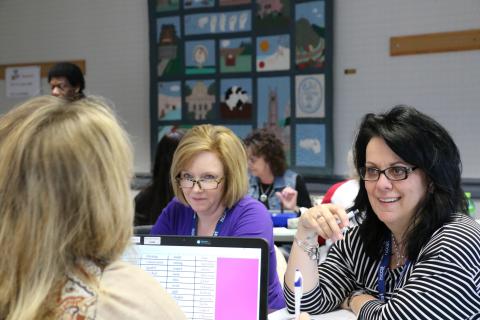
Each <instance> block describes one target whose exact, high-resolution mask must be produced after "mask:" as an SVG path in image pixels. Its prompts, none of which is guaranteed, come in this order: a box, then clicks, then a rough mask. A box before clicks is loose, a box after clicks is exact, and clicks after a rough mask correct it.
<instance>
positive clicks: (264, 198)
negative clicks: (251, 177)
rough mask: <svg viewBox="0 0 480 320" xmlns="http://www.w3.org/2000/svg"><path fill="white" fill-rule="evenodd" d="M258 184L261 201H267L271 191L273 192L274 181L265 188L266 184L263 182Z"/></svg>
mask: <svg viewBox="0 0 480 320" xmlns="http://www.w3.org/2000/svg"><path fill="white" fill-rule="evenodd" d="M258 186H259V189H260V201H261V202H263V203H265V202H267V200H268V197H269V196H270V193H272V189H273V183H272V184H269V185H268V186H267V188H266V189H263V186H264V184H263V183H261V182H260V183H259V184H258Z"/></svg>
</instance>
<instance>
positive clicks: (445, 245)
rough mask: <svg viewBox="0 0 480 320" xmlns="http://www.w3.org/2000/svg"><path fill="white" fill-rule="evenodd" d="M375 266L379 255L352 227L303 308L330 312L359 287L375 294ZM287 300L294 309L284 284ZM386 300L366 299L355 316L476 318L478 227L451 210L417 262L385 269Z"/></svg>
mask: <svg viewBox="0 0 480 320" xmlns="http://www.w3.org/2000/svg"><path fill="white" fill-rule="evenodd" d="M379 265H380V259H376V260H374V259H371V258H369V257H367V256H366V254H365V252H364V250H363V244H362V242H361V240H360V235H359V233H358V227H354V228H352V229H350V230H349V232H348V233H347V234H346V235H345V238H344V239H343V240H341V241H338V242H336V243H335V244H334V245H333V246H332V248H331V250H330V252H329V254H328V256H327V259H326V260H325V261H324V262H323V263H321V264H320V265H319V266H318V272H319V285H318V286H317V287H316V288H315V289H313V290H312V291H310V292H307V293H305V294H304V295H303V298H302V303H301V304H302V310H304V311H307V312H309V313H311V314H319V313H325V312H329V311H332V310H334V309H336V308H338V307H339V306H340V304H341V303H342V302H343V301H344V300H345V298H346V297H348V296H349V294H350V293H351V292H352V291H354V290H359V289H364V290H366V291H367V293H368V294H370V295H372V296H374V297H377V298H378V296H379V292H378V288H377V282H378V270H379ZM404 268H406V270H405V271H404V270H403V269H404ZM285 298H286V301H287V308H288V310H289V311H290V312H293V310H294V306H295V301H294V295H293V293H292V291H290V290H289V289H288V287H287V286H285ZM385 301H386V302H381V301H380V300H372V301H368V302H366V303H365V304H364V305H363V306H362V308H361V310H360V313H359V315H358V319H369V320H373V319H395V320H400V319H442V320H444V319H469V320H473V319H480V225H479V224H478V223H476V222H475V221H474V220H473V219H471V218H470V217H468V216H466V215H463V214H455V215H454V220H453V222H451V223H448V224H446V225H444V226H443V227H441V228H439V229H438V230H437V231H436V232H435V233H434V234H433V235H432V237H431V239H430V241H429V242H428V243H427V244H426V245H425V246H424V247H423V248H422V249H421V251H420V253H419V255H418V258H417V260H415V261H413V262H412V263H411V264H409V265H405V267H399V268H396V269H394V270H390V269H389V268H387V272H386V275H385Z"/></svg>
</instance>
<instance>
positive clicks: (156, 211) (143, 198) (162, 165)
mask: <svg viewBox="0 0 480 320" xmlns="http://www.w3.org/2000/svg"><path fill="white" fill-rule="evenodd" d="M182 137H183V132H182V131H179V130H177V131H173V132H170V133H167V134H165V135H164V136H163V137H162V139H160V141H159V142H158V144H157V149H156V151H155V161H154V163H153V170H152V182H151V183H150V185H148V186H147V187H146V188H145V189H143V190H142V191H140V192H139V193H138V195H137V196H136V197H135V225H136V226H139V225H152V224H154V223H155V221H157V218H158V216H159V215H160V213H161V212H162V210H163V208H165V207H166V205H167V203H169V202H170V200H172V198H173V197H174V195H173V188H172V184H171V182H170V167H171V166H172V158H173V153H174V152H175V149H177V146H178V143H179V142H180V139H182Z"/></svg>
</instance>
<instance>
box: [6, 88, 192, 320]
mask: <svg viewBox="0 0 480 320" xmlns="http://www.w3.org/2000/svg"><path fill="white" fill-rule="evenodd" d="M0 158H1V159H2V161H0V190H1V191H0V221H1V223H0V246H1V247H2V248H3V255H4V257H3V259H1V261H0V283H1V287H0V318H1V319H7V320H13V319H15V320H17V319H60V318H61V319H153V318H158V316H159V315H161V318H162V319H184V316H183V315H182V313H181V311H180V309H179V308H178V306H177V305H176V304H175V302H174V301H173V300H172V299H171V298H170V297H169V296H168V295H167V294H166V292H165V291H164V290H163V289H162V288H161V287H160V286H159V284H158V283H157V282H156V281H155V280H154V279H153V278H151V277H150V276H149V275H147V274H146V273H145V272H143V271H142V270H140V269H138V268H136V267H134V266H132V265H129V264H127V263H124V262H121V261H119V258H120V256H121V255H122V253H123V252H124V251H125V249H126V247H127V245H128V243H129V240H130V237H131V235H132V225H133V208H132V201H131V195H130V186H129V183H130V178H131V174H132V151H131V146H130V143H129V139H128V137H127V134H126V133H125V131H124V129H122V128H121V127H120V125H119V124H118V122H117V120H116V118H115V116H114V115H113V114H112V112H111V111H110V109H109V108H108V106H107V105H106V104H105V103H104V102H103V101H102V100H100V99H97V98H85V99H81V100H77V101H73V102H69V101H66V100H64V99H59V98H55V97H50V96H43V97H37V98H33V99H31V100H28V101H26V102H25V103H23V104H21V105H20V106H18V107H16V108H15V109H13V110H11V111H10V112H8V113H7V114H5V115H4V116H3V117H1V118H0Z"/></svg>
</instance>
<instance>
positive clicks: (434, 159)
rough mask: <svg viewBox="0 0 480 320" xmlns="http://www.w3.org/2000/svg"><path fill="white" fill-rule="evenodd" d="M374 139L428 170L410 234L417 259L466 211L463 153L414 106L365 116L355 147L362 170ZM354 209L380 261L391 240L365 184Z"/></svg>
mask: <svg viewBox="0 0 480 320" xmlns="http://www.w3.org/2000/svg"><path fill="white" fill-rule="evenodd" d="M373 137H379V138H382V139H383V140H385V143H386V144H387V145H388V146H389V147H390V149H392V151H393V152H395V153H396V154H397V155H398V156H399V157H400V158H402V160H404V161H406V162H408V163H410V164H412V165H413V166H416V167H418V168H419V169H421V170H422V171H423V172H425V175H426V177H427V179H428V182H429V187H428V189H429V190H428V192H427V195H426V198H425V201H424V203H423V204H422V205H421V206H420V209H419V210H418V212H416V213H415V215H414V216H413V217H412V220H411V222H410V225H409V226H408V229H407V231H406V234H405V239H407V241H406V252H407V255H408V257H409V259H410V260H414V259H416V257H417V256H418V253H419V252H420V249H421V248H422V247H423V246H424V245H425V244H426V243H427V242H428V240H429V239H430V237H431V236H432V234H433V233H434V232H435V230H437V229H438V228H440V227H441V226H442V225H444V224H445V223H447V222H449V221H451V219H452V215H453V213H455V212H462V213H466V212H467V203H466V199H465V194H464V192H463V190H462V186H461V172H462V162H461V159H460V153H459V151H458V148H457V146H456V144H455V142H454V141H453V139H452V137H451V136H450V134H449V133H448V132H447V130H445V128H443V127H442V126H441V125H440V124H439V123H438V122H436V121H435V120H434V119H432V118H431V117H429V116H427V115H425V114H423V113H421V112H419V111H417V110H416V109H415V108H413V107H409V106H404V105H399V106H395V107H393V108H392V109H391V110H390V111H387V112H385V113H381V114H378V115H377V114H373V113H369V114H367V115H365V116H364V118H363V120H362V123H361V124H360V128H359V130H358V133H357V136H356V139H355V143H354V162H355V167H356V170H357V172H359V168H361V167H364V166H365V161H366V149H367V145H368V143H369V141H370V139H372V138H373ZM353 209H354V210H355V209H358V210H359V211H360V212H361V219H363V222H362V223H361V224H360V229H359V231H360V235H361V238H362V241H363V243H364V246H365V248H366V252H367V254H368V255H369V256H370V257H372V258H379V257H380V256H381V254H382V248H383V241H382V239H383V240H385V239H387V237H389V236H390V231H389V230H388V228H387V226H386V225H385V224H384V223H383V222H381V221H380V220H379V219H378V217H377V215H376V214H375V213H374V212H373V210H372V207H371V205H370V202H369V201H368V195H367V191H366V189H365V183H364V182H363V181H361V183H360V190H359V192H358V195H357V197H356V199H355V203H354V206H353Z"/></svg>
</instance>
